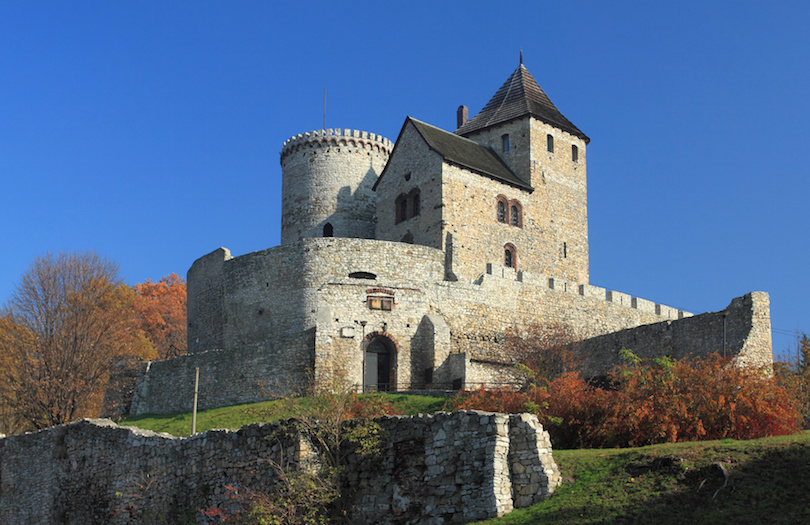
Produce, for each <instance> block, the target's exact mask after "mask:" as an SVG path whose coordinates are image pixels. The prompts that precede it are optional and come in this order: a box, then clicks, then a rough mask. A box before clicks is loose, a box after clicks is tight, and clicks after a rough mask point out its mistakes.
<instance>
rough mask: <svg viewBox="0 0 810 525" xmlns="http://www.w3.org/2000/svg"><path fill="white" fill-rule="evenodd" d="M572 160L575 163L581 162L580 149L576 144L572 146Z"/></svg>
mask: <svg viewBox="0 0 810 525" xmlns="http://www.w3.org/2000/svg"><path fill="white" fill-rule="evenodd" d="M571 160H572V161H574V162H578V161H579V148H578V147H577V145H576V144H571Z"/></svg>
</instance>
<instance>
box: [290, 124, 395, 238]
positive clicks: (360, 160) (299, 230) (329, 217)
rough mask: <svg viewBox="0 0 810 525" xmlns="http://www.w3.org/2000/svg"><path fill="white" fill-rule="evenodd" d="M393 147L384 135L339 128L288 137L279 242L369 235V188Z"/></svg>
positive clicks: (372, 228) (373, 201)
mask: <svg viewBox="0 0 810 525" xmlns="http://www.w3.org/2000/svg"><path fill="white" fill-rule="evenodd" d="M392 148H393V144H392V143H391V141H390V140H388V139H387V138H385V137H383V136H382V135H377V134H375V133H369V132H368V131H359V130H352V129H343V130H341V129H340V128H336V129H331V128H330V129H321V130H316V131H310V132H308V133H301V134H299V135H296V136H295V137H292V138H290V139H289V140H287V141H286V142H285V143H284V146H283V147H282V149H281V173H282V187H281V194H282V197H281V244H290V243H294V242H297V241H298V240H300V239H303V238H306V237H351V238H362V239H373V238H374V236H375V224H376V221H375V212H376V199H375V195H374V191H373V189H372V188H373V186H374V183H376V182H377V178H378V177H379V175H380V173H382V170H383V168H384V167H385V164H386V163H387V162H388V157H389V155H390V153H391V150H392Z"/></svg>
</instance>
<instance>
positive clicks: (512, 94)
mask: <svg viewBox="0 0 810 525" xmlns="http://www.w3.org/2000/svg"><path fill="white" fill-rule="evenodd" d="M526 115H532V116H534V117H536V118H538V119H540V120H542V121H543V122H545V123H546V124H550V125H552V126H554V127H556V128H559V129H561V130H563V131H567V132H568V133H570V134H572V135H575V136H577V137H579V138H581V139H582V140H584V141H585V143H586V144H587V143H588V142H590V141H591V139H589V138H588V137H587V136H586V135H585V134H584V133H583V132H581V131H580V130H579V129H578V128H577V127H576V126H574V125H573V124H572V123H571V121H569V120H568V119H567V118H565V117H564V116H563V114H562V113H560V110H558V109H557V107H556V106H555V105H554V103H553V102H551V99H549V98H548V95H546V93H545V92H544V91H543V90H542V89H540V86H539V85H538V84H537V81H535V80H534V77H532V75H531V73H529V70H528V69H526V67H525V66H524V65H523V63H522V61H521V64H520V65H519V66H518V68H517V69H516V70H515V71H514V72H513V73H512V75H511V76H510V77H509V78H508V79H507V81H506V82H504V84H503V85H502V86H501V88H500V89H499V90H498V91H497V92H496V93H495V95H494V96H493V97H492V98H491V99H490V101H489V102H487V105H486V106H484V109H482V110H481V112H480V113H478V115H476V116H475V117H473V118H471V119H470V120H468V121H467V122H466V123H465V124H462V125H461V127H460V128H458V129H457V130H456V134H457V135H462V136H467V135H469V134H471V133H473V132H475V131H478V130H481V129H485V128H488V127H491V126H495V125H497V124H502V123H504V122H508V121H510V120H514V119H516V118H520V117H524V116H526Z"/></svg>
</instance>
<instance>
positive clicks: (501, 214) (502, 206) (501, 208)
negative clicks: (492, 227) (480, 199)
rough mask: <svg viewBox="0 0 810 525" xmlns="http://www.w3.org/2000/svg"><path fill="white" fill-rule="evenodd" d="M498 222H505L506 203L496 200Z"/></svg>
mask: <svg viewBox="0 0 810 525" xmlns="http://www.w3.org/2000/svg"><path fill="white" fill-rule="evenodd" d="M498 222H506V203H505V202H504V201H502V200H500V199H498Z"/></svg>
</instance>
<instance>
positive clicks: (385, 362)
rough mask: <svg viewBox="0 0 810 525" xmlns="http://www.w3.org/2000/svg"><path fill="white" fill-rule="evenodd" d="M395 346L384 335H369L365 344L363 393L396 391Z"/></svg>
mask: <svg viewBox="0 0 810 525" xmlns="http://www.w3.org/2000/svg"><path fill="white" fill-rule="evenodd" d="M395 362H396V345H395V344H394V342H393V341H391V340H390V339H389V338H388V337H386V336H384V335H371V336H369V339H368V342H367V343H366V355H365V361H364V364H365V370H364V373H363V376H364V377H363V385H364V388H363V391H364V392H370V391H372V390H376V391H377V392H388V391H390V390H395V389H396V379H395V375H396V374H395V373H394V364H395Z"/></svg>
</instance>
